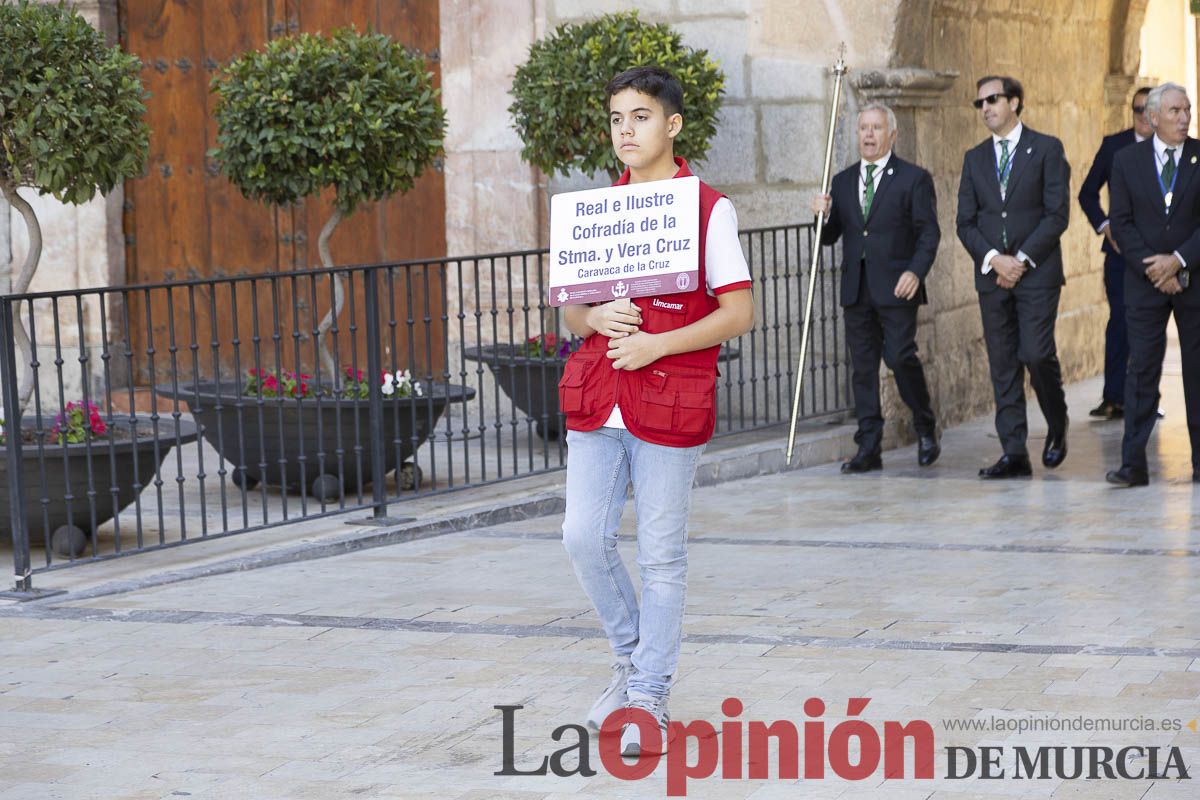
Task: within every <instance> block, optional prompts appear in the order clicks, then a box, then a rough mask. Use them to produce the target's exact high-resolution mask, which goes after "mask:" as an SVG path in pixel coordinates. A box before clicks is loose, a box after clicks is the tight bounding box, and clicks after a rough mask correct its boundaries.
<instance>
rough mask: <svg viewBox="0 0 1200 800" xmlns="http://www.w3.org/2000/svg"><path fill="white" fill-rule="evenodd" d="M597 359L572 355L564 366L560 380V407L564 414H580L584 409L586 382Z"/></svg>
mask: <svg viewBox="0 0 1200 800" xmlns="http://www.w3.org/2000/svg"><path fill="white" fill-rule="evenodd" d="M595 363H596V361H595V359H590V358H589V359H583V358H579V357H577V356H572V357H571V358H570V359H568V360H567V365H566V366H565V367H564V368H563V376H562V380H560V381H559V382H558V407H559V408H560V409H561V410H562V412H563V413H564V414H578V413H580V412H582V411H583V404H584V391H583V389H584V386H583V385H584V383H585V382H586V380H587V376H588V373H589V372H591V369H592V365H593V364H595Z"/></svg>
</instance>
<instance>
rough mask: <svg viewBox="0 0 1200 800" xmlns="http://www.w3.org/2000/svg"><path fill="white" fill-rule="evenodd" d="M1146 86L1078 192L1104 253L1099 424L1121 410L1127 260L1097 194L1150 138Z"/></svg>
mask: <svg viewBox="0 0 1200 800" xmlns="http://www.w3.org/2000/svg"><path fill="white" fill-rule="evenodd" d="M1148 94H1150V87H1149V86H1144V87H1142V88H1141V89H1138V90H1137V91H1136V92H1134V95H1133V127H1132V128H1127V129H1126V130H1123V131H1121V132H1120V133H1114V134H1113V135H1111V136H1105V137H1104V141H1103V142H1101V143H1100V150H1099V152H1097V153H1096V158H1095V160H1094V161H1092V168H1091V169H1090V170H1088V174H1087V177H1086V178H1084V179H1083V186H1081V187H1079V206H1080V207H1081V208H1082V209H1083V213H1084V214H1085V215H1086V216H1087V218H1088V222H1090V223H1091V225H1092V228H1093V229H1095V231H1096V233H1098V234H1100V235H1101V236H1103V237H1104V239H1103V243H1102V244H1101V245H1100V249H1101V250H1102V251H1103V252H1104V294H1105V295H1106V296H1107V297H1108V326H1107V327H1106V328H1105V329H1104V392H1103V394H1102V396H1101V398H1100V405H1098V406H1096V407H1095V408H1093V409H1092V410H1091V411H1089V412H1088V413H1089V414H1090V415H1091V416H1093V417H1100V418H1102V419H1118V418H1120V417H1121V415H1122V414H1123V413H1124V410H1125V365H1126V363H1127V362H1128V361H1129V339H1128V337H1127V336H1126V334H1125V259H1123V258H1121V251H1120V250H1118V249H1117V246H1116V244H1115V243H1114V239H1113V229H1112V225H1110V224H1109V219H1108V215H1107V214H1105V213H1104V206H1102V205H1100V189H1101V188H1103V186H1104V184H1106V183H1108V179H1109V175H1110V174H1111V173H1112V162H1113V156H1114V155H1116V154H1117V151H1118V150H1122V149H1124V148H1126V147H1128V146H1129V145H1131V144H1135V143H1136V142H1140V141H1143V140H1145V139H1149V138H1150V136H1151V135H1152V134H1153V133H1154V131H1153V129H1152V128H1151V127H1150V118H1149V117H1148V116H1146V95H1148Z"/></svg>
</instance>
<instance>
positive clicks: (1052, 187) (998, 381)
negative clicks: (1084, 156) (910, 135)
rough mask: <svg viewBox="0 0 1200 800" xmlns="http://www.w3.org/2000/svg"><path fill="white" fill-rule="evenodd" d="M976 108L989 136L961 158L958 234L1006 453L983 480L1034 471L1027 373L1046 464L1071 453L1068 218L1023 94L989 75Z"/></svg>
mask: <svg viewBox="0 0 1200 800" xmlns="http://www.w3.org/2000/svg"><path fill="white" fill-rule="evenodd" d="M975 88H976V96H975V101H974V103H973V105H974V106H975V108H977V109H979V112H980V118H981V120H982V122H983V124H984V125H985V126H986V127H987V129H988V130H989V131H991V134H992V135H991V136H989V137H988V138H987V139H985V140H984V141H983V142H981V143H980V144H979V145H977V146H976V147H973V148H972V149H970V150H968V151H967V153H966V155H965V156H964V157H963V168H962V179H961V181H960V182H959V186H958V220H957V223H958V238H959V241H961V242H962V244H963V247H965V248H966V249H967V252H968V253H970V255H971V263H972V267H973V272H974V273H975V290H976V291H977V292H978V293H979V309H980V313H981V314H982V317H983V338H984V343H985V344H986V345H987V354H988V366H989V368H990V372H991V378H992V389H993V393H994V395H995V400H996V432H997V433H998V434H999V436H1000V444H1001V445H1002V446H1003V448H1004V453H1003V455H1002V456H1001V458H1000V460H999V461H997V462H996V463H995V464H993V465H992V466H990V467H985V468H983V469H981V470H980V471H979V477H980V478H987V479H998V478H1021V477H1027V476H1029V475H1031V474H1032V472H1033V470H1032V468H1031V466H1030V463H1029V452H1028V450H1027V449H1026V445H1025V440H1026V438H1027V437H1028V433H1029V427H1028V422H1027V421H1026V417H1025V371H1026V370H1028V371H1029V377H1030V382H1031V383H1032V384H1033V389H1034V391H1035V392H1036V393H1037V399H1038V405H1040V406H1041V409H1042V414H1043V415H1044V416H1045V418H1046V425H1047V428H1048V430H1047V433H1046V443H1045V446H1044V448H1043V449H1042V464H1044V465H1045V466H1046V467H1049V468H1054V467H1057V466H1058V465H1059V464H1061V463H1062V462H1063V459H1065V458H1066V457H1067V399H1066V395H1065V393H1064V392H1063V385H1062V369H1061V368H1060V367H1059V363H1058V351H1057V348H1056V346H1055V343H1054V325H1055V322H1056V321H1057V318H1058V300H1059V295H1060V294H1061V293H1062V286H1063V282H1064V281H1063V259H1062V249H1061V248H1060V247H1059V239H1060V238H1061V237H1062V235H1063V231H1065V230H1066V229H1067V220H1068V218H1069V215H1070V182H1071V167H1070V165H1069V164H1068V163H1067V159H1066V157H1065V156H1064V155H1063V146H1062V142H1060V141H1059V140H1058V139H1056V138H1054V137H1053V136H1047V135H1046V134H1044V133H1038V132H1036V131H1034V130H1032V129H1031V128H1029V127H1027V126H1025V125H1022V124H1021V111H1022V109H1023V108H1024V102H1025V90H1024V89H1023V88H1022V87H1021V84H1020V82H1019V81H1017V80H1016V79H1014V78H1010V77H1004V76H996V75H988V76H987V77H984V78H980V79H979V81H978V83H976V85H975Z"/></svg>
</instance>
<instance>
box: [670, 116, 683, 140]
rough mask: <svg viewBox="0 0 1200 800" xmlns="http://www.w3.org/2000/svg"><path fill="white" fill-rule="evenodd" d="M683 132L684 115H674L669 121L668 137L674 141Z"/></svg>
mask: <svg viewBox="0 0 1200 800" xmlns="http://www.w3.org/2000/svg"><path fill="white" fill-rule="evenodd" d="M681 130H683V115H682V114H672V115H671V117H670V118H669V119H668V120H667V136H668V137H670V138H671V139H674V138H675V137H676V136H678V135H679V132H680V131H681Z"/></svg>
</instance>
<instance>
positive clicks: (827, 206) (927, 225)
mask: <svg viewBox="0 0 1200 800" xmlns="http://www.w3.org/2000/svg"><path fill="white" fill-rule="evenodd" d="M895 142H896V116H895V114H893V113H892V110H891V109H890V108H888V107H887V106H884V105H881V104H878V103H872V104H870V105H867V106H865V107H864V108H863V109H862V110H861V111H860V112H859V114H858V152H859V155H860V156H861V157H862V158H861V160H860V161H858V162H856V163H855V164H853V165H851V166H850V167H847V168H846V169H844V170H842V171H841V172H839V173H838V174H837V175H835V176H834V178H833V183H832V185H831V186H830V193H829V194H827V195H819V196H817V197H815V198H813V203H812V208H813V213H815V214H820V213H827V214H828V222H826V223H825V227H824V228H823V229H822V232H821V244H824V245H831V244H833V243H834V242H836V241H837V240H838V238H839V237H842V238H843V242H842V254H843V258H842V286H841V304H842V306H843V307H844V309H845V310H844V312H843V317H844V319H845V323H846V342H847V344H849V346H850V363H851V368H852V372H853V376H852V382H853V386H854V413H855V416H856V417H857V418H858V431H857V433H855V435H854V441H855V442H857V443H858V453H857V454H855V456H854V457H853V458H852V459H850V460H849V461H847V462H845V463H844V464H842V472H844V473H855V472H868V471H870V470H875V469H880V468H881V467H882V466H883V462H882V459H881V458H880V450H881V449H882V442H883V412H882V409H881V406H880V401H879V360H880V357H881V356H882V358H883V362H884V363H885V364H887V365H888V368H889V369H891V370H892V372H893V373H894V374H895V378H896V388H897V389H898V390H899V391H900V397H901V399H903V400H904V402H905V403H906V404H907V405H908V407H909V408H910V409H911V410H912V414H913V427H914V428H915V429H916V432H917V463H919V464H920V465H921V466H923V467H926V466H929V465H930V464H932V463H933V462H934V461H936V460H937V457H938V455H939V454H940V453H941V447H940V446H939V445H938V440H937V425H936V421H935V420H934V416H933V408H932V406H931V405H930V401H929V387H928V386H927V385H926V383H925V371H924V369H923V368H922V367H921V360H920V358H918V357H917V342H916V335H917V308H918V307H919V306H920V304H922V303H925V302H926V296H925V286H924V284H923V281H924V280H925V276H926V275H927V274H929V268H930V267H931V266H933V259H934V257H935V256H936V255H937V248H938V241H939V240H940V239H941V231H940V230H939V229H938V223H937V206H936V198H935V196H934V191H933V178H931V177H930V175H929V173H928V172H926V171H925V170H923V169H921V168H920V167H918V166H916V165H915V164H910V163H908V162H907V161H903V160H902V159H900V158H899V157H898V156H896V154H895V153H893V152H892V146H893V145H894V144H895Z"/></svg>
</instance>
